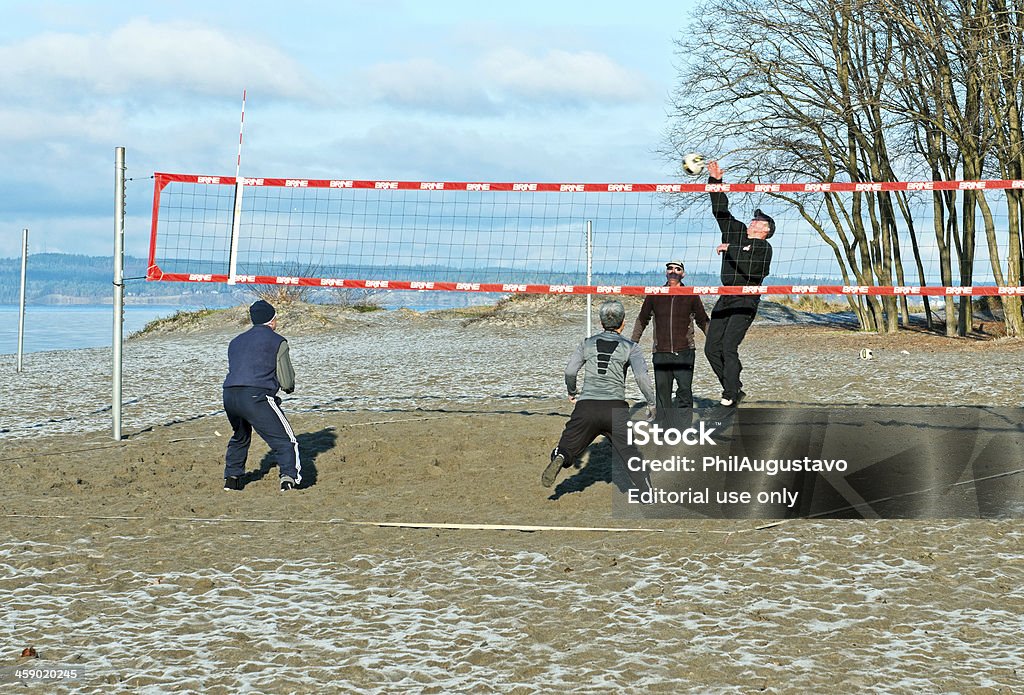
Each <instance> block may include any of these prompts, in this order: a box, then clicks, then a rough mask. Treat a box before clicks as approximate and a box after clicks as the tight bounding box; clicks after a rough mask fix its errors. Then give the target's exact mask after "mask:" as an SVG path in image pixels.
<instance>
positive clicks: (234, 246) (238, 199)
mask: <svg viewBox="0 0 1024 695" xmlns="http://www.w3.org/2000/svg"><path fill="white" fill-rule="evenodd" d="M245 91H246V90H245V89H242V118H241V120H240V121H239V123H238V158H237V159H236V160H235V208H234V212H232V214H231V251H230V254H229V256H228V259H229V260H228V284H229V285H234V284H235V271H236V270H237V269H238V230H239V229H240V228H241V225H242V178H241V171H242V133H243V131H244V130H245Z"/></svg>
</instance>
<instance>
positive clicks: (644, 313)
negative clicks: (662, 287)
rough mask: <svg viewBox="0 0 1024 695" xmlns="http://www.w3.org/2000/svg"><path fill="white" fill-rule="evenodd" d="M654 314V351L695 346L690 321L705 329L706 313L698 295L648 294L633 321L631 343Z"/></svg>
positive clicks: (637, 340)
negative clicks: (634, 321)
mask: <svg viewBox="0 0 1024 695" xmlns="http://www.w3.org/2000/svg"><path fill="white" fill-rule="evenodd" d="M651 314H654V351H655V352H679V351H680V350H690V349H692V348H693V347H694V342H693V323H694V321H696V322H697V325H698V326H700V329H701V331H703V332H704V333H705V335H706V334H707V332H708V321H709V320H708V314H707V312H706V311H704V304H702V303H701V301H700V297H694V296H692V295H691V296H686V295H681V294H668V295H665V294H659V295H649V296H647V297H645V298H644V304H643V306H642V307H640V313H639V314H637V316H636V323H634V324H633V337H632V340H633V342H634V343H635V342H639V340H640V336H641V335H643V332H644V329H645V328H647V324H648V323H650V320H651Z"/></svg>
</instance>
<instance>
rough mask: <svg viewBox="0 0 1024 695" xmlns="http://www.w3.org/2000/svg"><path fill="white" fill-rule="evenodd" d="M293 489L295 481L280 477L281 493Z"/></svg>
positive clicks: (289, 477)
mask: <svg viewBox="0 0 1024 695" xmlns="http://www.w3.org/2000/svg"><path fill="white" fill-rule="evenodd" d="M294 489H295V479H294V478H292V477H291V476H288V475H282V476H281V492H288V491H289V490H294Z"/></svg>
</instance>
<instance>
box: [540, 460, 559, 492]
mask: <svg viewBox="0 0 1024 695" xmlns="http://www.w3.org/2000/svg"><path fill="white" fill-rule="evenodd" d="M563 465H565V456H563V455H562V454H555V455H554V456H552V457H551V463H549V464H548V467H547V468H545V469H544V472H543V473H541V476H540V484H541V485H543V486H544V487H551V486H552V485H554V484H555V479H556V478H557V477H558V471H560V470H562V466H563Z"/></svg>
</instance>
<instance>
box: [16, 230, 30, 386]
mask: <svg viewBox="0 0 1024 695" xmlns="http://www.w3.org/2000/svg"><path fill="white" fill-rule="evenodd" d="M27 268H28V230H27V229H24V230H22V232H21V291H20V292H19V294H18V371H19V372H21V371H23V370H24V365H23V362H22V358H23V355H24V352H25V279H26V276H27V273H26V271H27Z"/></svg>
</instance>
